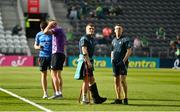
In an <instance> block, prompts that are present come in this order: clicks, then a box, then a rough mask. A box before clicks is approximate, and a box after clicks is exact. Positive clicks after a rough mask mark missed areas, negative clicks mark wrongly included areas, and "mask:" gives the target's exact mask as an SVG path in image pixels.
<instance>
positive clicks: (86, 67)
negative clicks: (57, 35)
mask: <svg viewBox="0 0 180 112" xmlns="http://www.w3.org/2000/svg"><path fill="white" fill-rule="evenodd" d="M94 31H95V26H94V24H92V23H89V24H87V25H86V34H85V35H84V36H82V37H81V39H80V41H79V51H80V57H82V58H83V59H84V64H83V65H82V68H83V71H84V72H83V85H82V104H89V103H90V102H89V101H88V99H87V91H88V88H90V91H91V95H92V98H93V101H94V103H95V104H101V103H103V102H105V101H106V99H107V98H103V97H100V96H99V93H98V89H97V85H96V82H95V78H94V74H93V69H94V67H93V54H94V47H95V44H94ZM87 72H88V80H89V81H88V84H86V83H87V82H86V79H85V74H86V73H87ZM86 75H87V74H86Z"/></svg>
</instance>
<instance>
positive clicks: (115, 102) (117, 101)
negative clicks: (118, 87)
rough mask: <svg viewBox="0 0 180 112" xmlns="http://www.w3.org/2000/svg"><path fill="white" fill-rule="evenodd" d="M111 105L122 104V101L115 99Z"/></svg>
mask: <svg viewBox="0 0 180 112" xmlns="http://www.w3.org/2000/svg"><path fill="white" fill-rule="evenodd" d="M111 104H122V100H120V99H115V100H114V102H112V103H111Z"/></svg>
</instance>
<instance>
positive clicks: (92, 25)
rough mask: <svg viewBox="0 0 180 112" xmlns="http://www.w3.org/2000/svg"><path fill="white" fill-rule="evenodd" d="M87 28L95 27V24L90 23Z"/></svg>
mask: <svg viewBox="0 0 180 112" xmlns="http://www.w3.org/2000/svg"><path fill="white" fill-rule="evenodd" d="M86 26H90V27H95V25H94V24H93V23H88V24H87V25H86Z"/></svg>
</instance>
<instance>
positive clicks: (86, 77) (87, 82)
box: [78, 62, 90, 103]
mask: <svg viewBox="0 0 180 112" xmlns="http://www.w3.org/2000/svg"><path fill="white" fill-rule="evenodd" d="M85 70H86V73H85V77H84V78H85V87H86V88H87V95H88V100H89V102H90V91H89V78H88V74H89V73H88V65H87V62H85ZM82 87H83V85H82V86H81V89H80V94H79V99H78V101H79V103H81V97H82Z"/></svg>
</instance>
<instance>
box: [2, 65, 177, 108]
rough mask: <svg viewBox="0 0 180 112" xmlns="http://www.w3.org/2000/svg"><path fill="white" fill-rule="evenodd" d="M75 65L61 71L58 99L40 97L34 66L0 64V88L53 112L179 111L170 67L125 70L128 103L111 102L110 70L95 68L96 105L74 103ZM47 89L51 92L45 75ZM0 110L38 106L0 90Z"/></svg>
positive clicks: (77, 84)
mask: <svg viewBox="0 0 180 112" xmlns="http://www.w3.org/2000/svg"><path fill="white" fill-rule="evenodd" d="M74 72H75V68H68V67H65V68H64V71H63V73H62V74H63V75H62V77H63V80H64V85H63V95H64V99H60V100H43V99H42V98H41V97H42V90H41V85H40V72H39V70H38V67H1V68H0V87H1V88H4V89H7V90H9V91H11V92H13V93H15V94H17V95H19V96H21V97H24V98H27V99H29V100H31V101H33V102H35V103H37V104H39V105H41V106H44V107H46V108H48V109H50V110H53V111H180V71H178V70H172V69H129V71H128V77H127V80H128V86H129V87H128V90H129V93H128V95H129V105H112V104H110V102H112V101H113V99H114V98H115V92H114V85H113V76H112V70H111V69H110V68H96V71H95V77H96V82H97V85H98V88H99V92H100V94H101V96H105V97H107V98H108V100H107V101H106V102H105V103H104V104H99V105H95V104H92V105H81V104H79V103H78V100H77V99H78V97H79V92H80V86H81V84H82V81H79V80H74V79H73V76H74V75H73V74H74ZM48 92H49V94H50V95H52V93H53V91H52V86H51V78H50V75H48ZM0 111H40V110H39V109H38V108H36V107H34V106H32V105H30V104H27V103H25V102H23V101H21V100H19V99H16V98H14V97H12V96H9V95H8V94H5V93H3V92H1V91H0Z"/></svg>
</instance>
